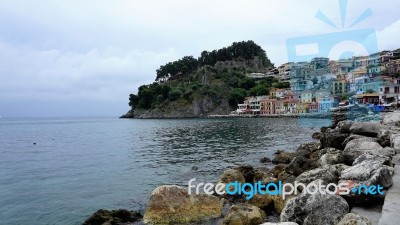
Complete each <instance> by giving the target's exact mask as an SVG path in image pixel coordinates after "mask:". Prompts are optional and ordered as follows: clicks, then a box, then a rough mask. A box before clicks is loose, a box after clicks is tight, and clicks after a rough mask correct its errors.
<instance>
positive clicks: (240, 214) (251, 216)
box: [223, 204, 265, 225]
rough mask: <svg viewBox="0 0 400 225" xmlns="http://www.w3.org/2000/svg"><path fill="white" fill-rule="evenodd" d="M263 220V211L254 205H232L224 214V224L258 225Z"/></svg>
mask: <svg viewBox="0 0 400 225" xmlns="http://www.w3.org/2000/svg"><path fill="white" fill-rule="evenodd" d="M264 220H265V213H264V211H262V210H261V209H259V208H258V207H256V206H252V205H247V204H238V205H233V206H232V207H231V208H230V209H229V211H228V214H227V215H226V216H225V218H224V221H223V224H224V225H259V224H262V223H263V222H264Z"/></svg>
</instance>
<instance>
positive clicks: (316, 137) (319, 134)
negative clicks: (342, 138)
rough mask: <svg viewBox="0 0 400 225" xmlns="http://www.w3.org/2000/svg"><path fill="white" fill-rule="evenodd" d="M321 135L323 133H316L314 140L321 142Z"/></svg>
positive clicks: (313, 136)
mask: <svg viewBox="0 0 400 225" xmlns="http://www.w3.org/2000/svg"><path fill="white" fill-rule="evenodd" d="M321 135H322V134H321V132H315V133H313V134H312V138H314V139H317V140H319V139H321Z"/></svg>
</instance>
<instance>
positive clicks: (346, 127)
mask: <svg viewBox="0 0 400 225" xmlns="http://www.w3.org/2000/svg"><path fill="white" fill-rule="evenodd" d="M352 125H353V122H351V121H340V122H339V123H338V125H337V129H338V130H339V132H340V133H350V127H351V126H352Z"/></svg>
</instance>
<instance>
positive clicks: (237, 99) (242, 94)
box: [228, 88, 247, 107]
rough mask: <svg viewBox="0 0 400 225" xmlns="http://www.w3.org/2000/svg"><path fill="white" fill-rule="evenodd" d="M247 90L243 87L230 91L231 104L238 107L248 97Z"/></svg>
mask: <svg viewBox="0 0 400 225" xmlns="http://www.w3.org/2000/svg"><path fill="white" fill-rule="evenodd" d="M246 94H247V92H246V90H245V89H243V88H234V89H232V90H231V92H230V93H229V99H228V100H229V105H231V106H232V107H237V105H238V104H240V103H243V101H244V99H245V98H246Z"/></svg>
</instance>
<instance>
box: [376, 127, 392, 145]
mask: <svg viewBox="0 0 400 225" xmlns="http://www.w3.org/2000/svg"><path fill="white" fill-rule="evenodd" d="M391 136H392V132H391V131H390V130H386V129H381V130H379V132H378V137H377V142H378V143H379V144H380V145H381V146H382V147H390V137H391Z"/></svg>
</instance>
